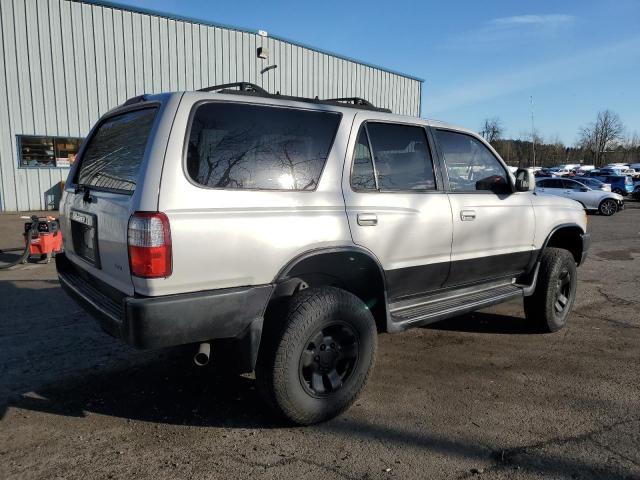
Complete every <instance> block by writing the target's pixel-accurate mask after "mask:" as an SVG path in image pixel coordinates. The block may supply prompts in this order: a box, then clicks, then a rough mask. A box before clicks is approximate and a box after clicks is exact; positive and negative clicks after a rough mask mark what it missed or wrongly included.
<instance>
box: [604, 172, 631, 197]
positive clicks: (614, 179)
mask: <svg viewBox="0 0 640 480" xmlns="http://www.w3.org/2000/svg"><path fill="white" fill-rule="evenodd" d="M596 178H597V179H598V180H600V181H601V182H604V183H608V184H609V185H611V191H612V192H614V193H617V194H619V195H624V196H626V195H629V194H631V193H632V192H633V179H632V178H631V177H628V176H626V175H599V176H598V177H596Z"/></svg>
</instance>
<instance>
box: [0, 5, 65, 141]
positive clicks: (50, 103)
mask: <svg viewBox="0 0 640 480" xmlns="http://www.w3.org/2000/svg"><path fill="white" fill-rule="evenodd" d="M38 29H39V32H40V33H39V35H38V39H39V41H40V55H41V57H40V62H41V67H42V70H41V71H42V93H43V95H44V116H45V129H46V130H47V132H53V133H56V134H57V133H58V119H57V110H56V98H55V97H56V94H55V82H54V81H53V78H54V71H53V55H52V54H53V52H52V50H53V48H52V46H53V43H52V42H51V31H50V28H49V3H48V2H45V3H44V7H43V8H42V11H41V12H40V13H39V14H38ZM1 94H2V93H0V95H1Z"/></svg>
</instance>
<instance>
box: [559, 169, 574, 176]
mask: <svg viewBox="0 0 640 480" xmlns="http://www.w3.org/2000/svg"><path fill="white" fill-rule="evenodd" d="M574 175H575V172H574V171H573V170H571V169H569V168H561V169H559V170H557V171H556V172H555V173H554V176H556V177H572V176H574Z"/></svg>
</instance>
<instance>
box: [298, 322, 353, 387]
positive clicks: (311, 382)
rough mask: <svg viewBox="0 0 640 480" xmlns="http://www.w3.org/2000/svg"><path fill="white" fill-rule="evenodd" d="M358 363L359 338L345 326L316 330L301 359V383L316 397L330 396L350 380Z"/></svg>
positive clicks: (335, 325) (336, 325) (334, 325)
mask: <svg viewBox="0 0 640 480" xmlns="http://www.w3.org/2000/svg"><path fill="white" fill-rule="evenodd" d="M357 363H358V336H357V335H356V332H355V330H354V329H353V328H351V326H349V325H347V324H346V323H336V324H333V325H329V326H326V327H323V328H321V329H319V330H317V331H316V332H315V333H314V334H313V335H311V336H310V337H309V339H308V340H307V343H306V346H305V349H304V350H303V351H302V355H301V356H300V369H299V370H300V382H301V383H302V386H303V387H304V389H305V390H306V391H307V393H309V394H310V395H312V396H314V397H323V396H327V395H331V394H333V393H335V392H337V391H338V390H340V389H341V388H342V387H343V386H344V384H345V383H346V382H347V381H348V380H349V378H350V377H351V374H352V373H353V371H354V369H355V366H356V364H357Z"/></svg>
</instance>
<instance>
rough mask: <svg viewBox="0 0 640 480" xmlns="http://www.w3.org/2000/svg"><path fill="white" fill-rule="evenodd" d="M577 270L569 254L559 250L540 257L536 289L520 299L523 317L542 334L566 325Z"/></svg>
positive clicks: (555, 249)
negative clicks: (522, 306) (522, 304)
mask: <svg viewBox="0 0 640 480" xmlns="http://www.w3.org/2000/svg"><path fill="white" fill-rule="evenodd" d="M577 279H578V277H577V269H576V262H575V260H574V258H573V255H572V254H571V253H570V252H569V251H567V250H564V249H562V248H547V249H545V251H544V253H543V254H542V259H541V261H540V269H539V270H538V279H537V282H536V290H535V292H534V293H533V295H531V296H529V297H525V298H524V314H525V317H526V318H527V320H529V321H530V322H532V323H534V324H535V325H537V326H538V328H539V329H540V330H542V331H544V332H556V331H558V330H560V329H561V328H563V327H564V326H565V325H566V324H567V319H568V317H569V313H570V312H571V308H572V307H573V303H574V301H575V296H576V285H577Z"/></svg>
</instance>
